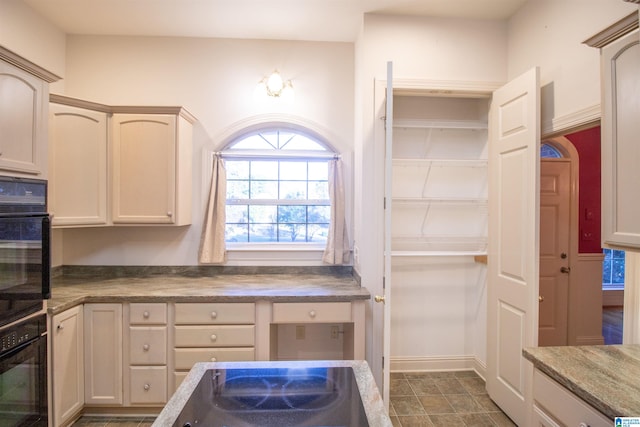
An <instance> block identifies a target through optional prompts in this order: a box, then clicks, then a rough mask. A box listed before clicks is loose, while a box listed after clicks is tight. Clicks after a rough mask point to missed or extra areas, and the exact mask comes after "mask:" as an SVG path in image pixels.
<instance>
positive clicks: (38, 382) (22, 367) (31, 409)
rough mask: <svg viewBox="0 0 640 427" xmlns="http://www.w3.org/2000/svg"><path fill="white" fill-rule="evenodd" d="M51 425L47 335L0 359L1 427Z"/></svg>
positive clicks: (41, 426)
mask: <svg viewBox="0 0 640 427" xmlns="http://www.w3.org/2000/svg"><path fill="white" fill-rule="evenodd" d="M17 426H24V427H26V426H38V427H46V426H47V336H46V335H42V336H37V337H36V338H35V339H33V340H32V341H29V342H27V343H25V344H23V345H21V346H20V347H17V348H15V349H13V350H12V351H11V352H9V353H7V354H4V355H3V356H2V357H1V358H0V427H17Z"/></svg>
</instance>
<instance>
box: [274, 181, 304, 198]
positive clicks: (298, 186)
mask: <svg viewBox="0 0 640 427" xmlns="http://www.w3.org/2000/svg"><path fill="white" fill-rule="evenodd" d="M280 198H281V199H293V200H306V198H307V183H306V182H304V181H302V182H300V181H280Z"/></svg>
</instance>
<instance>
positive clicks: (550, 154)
mask: <svg viewBox="0 0 640 427" xmlns="http://www.w3.org/2000/svg"><path fill="white" fill-rule="evenodd" d="M540 157H541V158H547V159H561V158H562V157H563V156H562V153H561V152H560V151H559V150H558V149H557V148H556V147H554V146H553V145H551V144H547V143H543V144H542V145H541V146H540Z"/></svg>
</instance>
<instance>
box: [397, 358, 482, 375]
mask: <svg viewBox="0 0 640 427" xmlns="http://www.w3.org/2000/svg"><path fill="white" fill-rule="evenodd" d="M486 369H487V368H486V365H485V364H484V363H482V361H480V360H479V359H478V358H477V357H475V356H417V357H392V358H391V372H440V371H469V370H473V371H476V372H477V373H478V375H480V376H481V377H482V378H485V376H486Z"/></svg>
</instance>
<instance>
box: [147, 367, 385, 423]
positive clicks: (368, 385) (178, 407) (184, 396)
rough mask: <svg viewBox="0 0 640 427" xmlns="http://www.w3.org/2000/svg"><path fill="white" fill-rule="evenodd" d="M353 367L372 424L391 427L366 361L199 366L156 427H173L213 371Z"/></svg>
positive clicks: (167, 406)
mask: <svg viewBox="0 0 640 427" xmlns="http://www.w3.org/2000/svg"><path fill="white" fill-rule="evenodd" d="M344 366H346V367H352V368H353V373H354V375H355V379H356V383H357V385H358V391H359V392H360V398H361V399H362V404H363V406H364V410H365V413H366V415H367V420H368V422H369V425H371V426H376V427H391V426H392V424H391V420H390V419H389V416H388V415H387V411H386V410H385V405H384V403H383V401H382V397H381V396H380V392H379V391H378V387H377V386H376V383H375V380H374V378H373V375H372V373H371V370H370V369H369V365H368V364H367V362H366V361H364V360H357V361H355V360H314V361H286V362H284V361H279V362H207V363H196V364H195V365H194V366H193V368H192V369H191V371H189V374H188V375H187V377H186V378H185V380H184V381H183V382H182V384H180V387H178V390H176V392H175V393H174V394H173V396H172V397H171V399H170V400H169V402H168V403H167V404H166V405H165V407H164V408H163V409H162V412H161V413H160V415H158V417H157V418H156V420H155V421H154V423H153V427H168V426H172V425H173V424H174V422H175V421H176V419H177V418H178V416H179V415H180V412H181V411H182V408H183V407H184V405H185V403H186V402H187V400H188V399H189V398H190V397H191V394H192V393H193V390H194V389H195V388H196V386H197V385H198V383H199V382H200V380H201V378H202V377H203V375H204V374H205V372H206V371H208V370H209V369H232V368H236V369H245V368H250V369H252V368H282V367H286V368H289V369H298V368H324V367H344Z"/></svg>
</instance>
